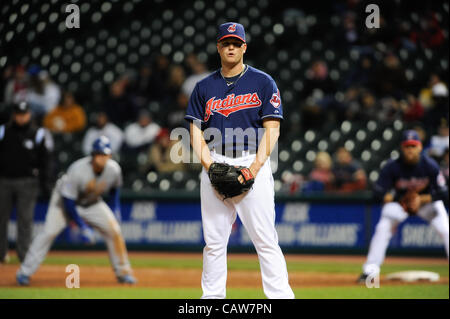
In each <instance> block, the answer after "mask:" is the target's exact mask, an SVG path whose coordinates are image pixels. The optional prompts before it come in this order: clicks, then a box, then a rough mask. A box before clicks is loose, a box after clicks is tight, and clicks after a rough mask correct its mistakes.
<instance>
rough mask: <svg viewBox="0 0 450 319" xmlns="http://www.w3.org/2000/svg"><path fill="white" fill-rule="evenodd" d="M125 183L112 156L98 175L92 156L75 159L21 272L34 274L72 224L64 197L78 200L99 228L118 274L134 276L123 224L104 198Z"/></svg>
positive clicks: (60, 182)
mask: <svg viewBox="0 0 450 319" xmlns="http://www.w3.org/2000/svg"><path fill="white" fill-rule="evenodd" d="M121 185H122V172H121V169H120V166H119V164H118V163H117V162H116V161H114V160H112V159H109V160H108V161H107V163H106V165H105V168H104V169H103V171H102V173H101V174H100V175H96V174H95V172H94V171H93V168H92V164H91V156H87V157H84V158H81V159H79V160H77V161H75V162H74V163H73V164H72V165H71V166H70V167H69V169H68V171H67V174H65V175H63V176H62V177H61V178H60V179H59V180H58V181H57V183H56V187H55V189H54V190H53V193H52V196H51V199H50V204H49V208H48V211H47V216H46V219H45V225H44V229H43V231H42V232H41V233H39V234H38V235H37V236H36V237H35V238H34V240H33V242H32V244H31V246H30V249H29V250H28V252H27V255H26V257H25V261H24V262H23V263H22V265H21V267H20V270H19V272H20V273H22V274H24V275H27V276H31V275H32V274H33V273H35V272H36V271H37V269H38V268H39V266H40V264H41V263H42V261H43V260H44V258H45V256H46V255H47V253H48V251H49V249H50V247H51V245H52V243H53V241H54V239H55V238H56V237H57V236H58V235H59V234H60V233H61V232H62V231H63V229H64V228H65V227H66V226H67V225H68V222H69V218H68V216H67V214H66V213H65V212H64V206H63V198H62V197H63V196H64V197H65V198H68V199H71V200H74V201H75V202H76V210H77V213H78V214H79V215H80V217H81V218H82V219H83V220H84V221H86V223H87V224H88V225H90V226H92V227H93V228H95V229H97V230H98V231H99V232H100V234H101V235H102V236H103V238H104V239H105V243H106V246H107V248H108V252H109V257H110V261H111V264H112V267H113V270H114V273H115V274H116V276H124V275H127V274H129V275H131V273H132V271H131V267H130V263H129V261H128V256H127V249H126V246H125V242H124V240H123V237H122V234H121V231H120V226H119V223H118V221H117V219H116V217H115V216H114V214H113V212H112V211H111V209H110V208H109V206H108V205H107V204H106V203H105V202H104V201H103V199H102V198H101V195H102V194H105V193H108V192H109V191H110V190H111V189H112V188H114V187H120V186H121Z"/></svg>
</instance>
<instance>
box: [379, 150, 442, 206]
mask: <svg viewBox="0 0 450 319" xmlns="http://www.w3.org/2000/svg"><path fill="white" fill-rule="evenodd" d="M392 189H394V190H395V197H394V198H395V199H396V200H398V199H399V198H400V197H401V196H403V195H404V194H405V193H406V191H408V190H414V191H416V192H418V193H419V194H431V196H432V197H433V200H437V199H443V197H446V194H447V185H446V182H445V178H444V176H443V175H442V173H441V172H440V169H439V165H438V164H437V163H436V161H435V160H433V159H432V158H430V157H429V156H427V155H425V154H422V155H421V157H420V161H419V162H418V163H417V164H416V165H407V164H405V163H404V162H403V160H402V158H401V157H400V158H398V159H396V160H390V161H389V162H388V163H387V164H386V165H385V166H384V167H383V169H382V170H381V172H380V176H379V178H378V181H377V182H376V184H375V186H374V191H375V193H376V194H377V195H378V197H379V198H381V196H383V195H384V194H386V193H387V192H389V191H391V190H392Z"/></svg>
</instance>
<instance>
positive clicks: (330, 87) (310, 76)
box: [302, 60, 335, 100]
mask: <svg viewBox="0 0 450 319" xmlns="http://www.w3.org/2000/svg"><path fill="white" fill-rule="evenodd" d="M334 91H335V86H334V83H333V81H332V80H331V79H330V77H329V74H328V66H327V64H326V63H325V61H322V60H317V61H314V62H313V63H312V64H311V67H310V68H309V69H308V70H307V71H306V80H305V86H304V88H303V91H302V95H303V97H304V98H306V97H308V96H313V97H314V98H315V99H316V100H317V99H322V98H323V97H324V95H327V94H334Z"/></svg>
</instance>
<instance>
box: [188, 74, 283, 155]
mask: <svg viewBox="0 0 450 319" xmlns="http://www.w3.org/2000/svg"><path fill="white" fill-rule="evenodd" d="M264 118H279V119H283V109H282V105H281V98H280V92H279V91H278V88H277V86H276V84H275V81H274V80H273V79H272V77H271V76H270V75H268V74H266V73H264V72H262V71H260V70H258V69H255V68H253V67H251V66H248V67H247V69H246V70H245V71H244V73H243V75H242V76H241V77H239V78H238V79H237V80H236V81H235V82H234V83H233V84H231V85H228V84H227V82H226V80H225V79H224V78H223V76H222V74H221V72H220V70H217V71H215V72H213V73H212V74H210V75H209V76H208V77H206V78H205V79H203V80H202V81H200V82H198V83H197V85H196V86H195V89H194V91H193V92H192V95H191V97H190V100H189V105H188V109H187V112H186V116H185V119H187V120H190V121H192V120H198V121H200V122H201V123H202V130H205V129H207V128H216V129H218V130H220V132H221V133H222V141H218V142H219V143H220V142H221V143H222V145H225V146H226V149H227V150H230V149H231V150H232V149H235V150H236V149H238V150H241V148H243V149H244V150H257V148H258V143H259V140H260V139H261V137H262V134H258V133H261V132H259V131H258V129H261V128H262V127H263V126H262V120H263V119H264ZM227 128H229V129H242V130H246V129H250V130H253V131H254V133H253V134H254V136H256V139H255V138H253V139H252V138H249V137H246V138H244V139H243V140H242V141H239V140H236V139H237V138H236V137H235V140H234V141H233V142H232V143H230V140H229V139H228V138H227V137H226V136H225V135H226V132H227V130H226V129H227ZM205 139H206V142H207V143H208V139H207V138H205ZM209 146H210V147H214V146H216V145H211V144H209Z"/></svg>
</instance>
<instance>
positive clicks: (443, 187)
mask: <svg viewBox="0 0 450 319" xmlns="http://www.w3.org/2000/svg"><path fill="white" fill-rule="evenodd" d="M430 181H431V182H430V195H431V197H432V200H433V201H437V200H444V201H448V185H447V182H446V180H445V177H444V175H443V174H442V172H441V170H440V169H439V166H438V164H437V163H431V164H430Z"/></svg>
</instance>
